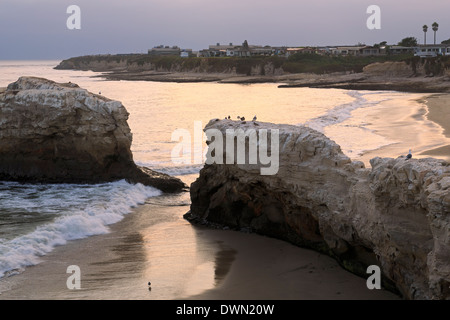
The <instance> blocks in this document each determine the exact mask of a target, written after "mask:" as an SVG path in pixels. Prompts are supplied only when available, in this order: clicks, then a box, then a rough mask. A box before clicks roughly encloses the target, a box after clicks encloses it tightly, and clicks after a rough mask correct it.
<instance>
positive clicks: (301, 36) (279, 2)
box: [0, 0, 450, 59]
mask: <svg viewBox="0 0 450 320" xmlns="http://www.w3.org/2000/svg"><path fill="white" fill-rule="evenodd" d="M70 5H77V6H79V7H80V9H81V29H80V30H69V29H68V28H67V26H66V21H67V19H68V18H69V16H70V14H68V13H66V10H67V7H69V6H70ZM369 5H378V6H379V7H380V9H381V29H379V30H369V29H368V28H367V26H366V21H367V19H368V18H369V16H370V14H368V13H366V10H367V7H368V6H369ZM449 16H450V0H427V1H423V0H421V1H419V0H395V1H394V0H389V1H388V0H371V1H366V0H308V1H302V0H276V1H269V0H164V1H163V0H89V1H88V0H70V1H66V0H0V59H65V58H69V57H73V56H79V55H85V54H100V53H112V54H114V53H140V52H142V53H143V52H147V50H148V49H149V48H152V47H153V46H156V45H159V44H164V45H171V46H172V45H178V46H180V47H182V48H191V49H194V50H199V49H203V48H207V47H208V45H210V44H215V43H217V42H220V43H230V42H232V43H235V44H241V43H242V42H243V41H244V40H248V42H249V44H259V45H277V46H278V45H279V46H281V45H287V46H300V45H343V44H348V45H353V44H357V43H366V44H374V43H379V42H381V41H387V42H388V43H389V44H394V43H397V42H398V41H400V40H401V39H402V38H405V37H408V36H412V37H416V38H417V39H418V40H419V42H420V43H422V42H423V32H422V26H423V25H424V24H427V25H428V26H429V31H428V33H427V43H432V42H433V31H432V30H431V24H432V23H433V22H434V21H436V22H438V23H439V31H438V32H437V42H438V43H440V42H441V41H443V40H446V39H449V38H450V19H449Z"/></svg>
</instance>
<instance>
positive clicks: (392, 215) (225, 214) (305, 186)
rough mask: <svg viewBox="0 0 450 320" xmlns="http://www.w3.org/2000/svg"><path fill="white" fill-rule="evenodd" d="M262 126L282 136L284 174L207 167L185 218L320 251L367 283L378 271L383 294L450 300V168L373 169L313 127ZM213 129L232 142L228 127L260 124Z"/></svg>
mask: <svg viewBox="0 0 450 320" xmlns="http://www.w3.org/2000/svg"><path fill="white" fill-rule="evenodd" d="M259 124H260V126H259V127H258V128H261V129H260V130H263V129H264V130H266V131H269V130H278V131H279V170H278V171H277V172H276V174H273V175H262V174H261V171H260V168H259V167H260V166H262V165H259V164H225V163H226V162H225V160H224V161H223V163H224V164H215V163H212V164H208V165H205V167H204V168H203V169H202V170H201V171H200V176H199V178H198V179H197V180H196V181H195V182H194V183H193V184H192V185H191V189H190V195H191V208H190V212H189V213H187V214H186V215H185V218H186V219H188V220H189V221H192V222H193V223H197V222H198V223H202V224H207V225H210V226H216V227H221V228H223V227H224V226H227V227H228V228H234V229H237V230H246V231H248V230H251V231H253V232H256V233H259V234H264V235H267V236H271V237H275V238H279V239H283V240H286V241H289V242H291V243H294V244H296V245H299V246H302V247H308V248H311V249H314V250H317V251H319V252H321V253H325V254H328V255H330V256H332V257H334V258H335V259H336V260H337V261H338V262H339V263H340V264H341V265H342V266H343V267H344V268H346V269H348V270H349V271H351V272H353V273H355V274H359V275H361V276H362V277H364V278H365V279H367V278H368V277H369V276H370V275H369V274H368V273H367V268H368V267H369V266H371V265H376V266H378V267H379V268H380V270H381V273H382V287H384V288H387V289H389V290H392V291H394V292H397V293H399V294H400V295H401V296H402V297H404V298H406V299H449V298H450V232H449V230H450V164H449V163H447V162H446V161H443V160H439V159H433V158H426V159H414V158H412V159H410V160H409V161H405V158H404V157H398V158H374V159H372V160H371V161H370V164H371V168H366V167H365V165H364V163H362V162H360V161H352V160H351V159H350V158H349V157H347V156H346V155H345V154H344V153H343V152H342V151H341V148H340V146H339V145H337V144H336V143H335V142H334V141H332V140H330V139H329V138H327V137H326V136H325V135H323V134H322V133H320V132H318V131H315V130H313V129H311V128H308V127H304V126H291V125H282V124H280V125H278V124H271V123H264V122H260V123H259ZM208 129H215V132H221V133H222V134H223V141H225V140H226V137H227V131H229V130H233V129H234V130H235V131H236V130H239V129H241V130H243V131H244V132H245V131H247V130H251V129H254V127H253V126H252V125H250V123H249V124H246V125H243V124H241V123H228V122H212V121H211V122H209V123H208V125H207V126H206V127H205V130H208ZM258 135H260V133H258ZM224 143H225V142H224ZM209 147H210V148H212V147H214V148H217V147H218V146H217V144H210V145H209ZM246 149H247V150H249V149H250V148H249V146H248V143H247V146H246ZM226 150H227V149H226V148H224V152H223V154H222V155H223V157H224V159H227V154H226ZM272 150H273V149H272ZM209 152H211V151H209ZM261 252H263V251H261Z"/></svg>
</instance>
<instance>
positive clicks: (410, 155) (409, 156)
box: [406, 149, 412, 160]
mask: <svg viewBox="0 0 450 320" xmlns="http://www.w3.org/2000/svg"><path fill="white" fill-rule="evenodd" d="M411 158H412V154H411V149H409V153H408V155H407V156H406V160H409V159H411Z"/></svg>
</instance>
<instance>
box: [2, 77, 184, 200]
mask: <svg viewBox="0 0 450 320" xmlns="http://www.w3.org/2000/svg"><path fill="white" fill-rule="evenodd" d="M127 119H128V112H127V111H126V109H125V107H124V106H123V105H122V104H121V103H120V102H118V101H113V100H110V99H107V98H105V97H103V96H100V95H96V94H92V93H90V92H88V91H87V90H85V89H82V88H80V87H79V86H78V85H76V84H73V83H66V84H58V83H55V82H53V81H50V80H47V79H42V78H35V77H21V78H19V80H18V81H16V82H14V83H11V84H10V85H9V86H8V87H7V89H6V90H5V91H4V92H2V93H0V179H1V180H16V181H36V182H55V183H58V182H66V183H85V182H89V183H96V182H105V181H114V180H119V179H128V180H129V181H130V182H143V183H145V184H147V185H152V186H155V187H159V188H161V190H162V191H179V190H181V188H182V187H183V183H182V182H181V181H179V180H178V179H174V178H172V177H169V176H166V175H162V174H158V173H155V172H153V171H151V170H150V169H147V170H146V172H143V171H142V170H140V169H139V168H138V167H137V166H136V165H135V163H134V161H133V156H132V153H131V150H130V147H131V142H132V134H131V132H130V128H129V126H128V124H127Z"/></svg>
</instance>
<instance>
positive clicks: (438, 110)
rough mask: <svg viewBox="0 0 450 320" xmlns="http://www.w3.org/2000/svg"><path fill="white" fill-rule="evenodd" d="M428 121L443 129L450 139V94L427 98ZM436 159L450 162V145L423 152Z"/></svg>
mask: <svg viewBox="0 0 450 320" xmlns="http://www.w3.org/2000/svg"><path fill="white" fill-rule="evenodd" d="M425 103H426V105H427V107H428V113H427V115H426V117H427V118H428V120H430V121H433V122H435V123H437V124H438V125H439V126H440V127H442V129H443V134H444V135H445V136H446V137H447V138H450V94H435V95H431V96H429V97H427V98H426V102H425ZM422 154H423V155H429V156H432V157H436V158H443V159H445V160H447V161H450V144H448V145H445V146H443V147H438V148H435V149H430V150H427V151H424V152H422Z"/></svg>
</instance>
